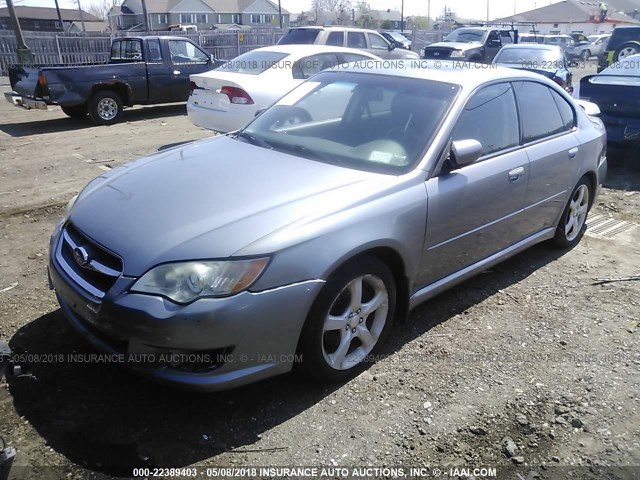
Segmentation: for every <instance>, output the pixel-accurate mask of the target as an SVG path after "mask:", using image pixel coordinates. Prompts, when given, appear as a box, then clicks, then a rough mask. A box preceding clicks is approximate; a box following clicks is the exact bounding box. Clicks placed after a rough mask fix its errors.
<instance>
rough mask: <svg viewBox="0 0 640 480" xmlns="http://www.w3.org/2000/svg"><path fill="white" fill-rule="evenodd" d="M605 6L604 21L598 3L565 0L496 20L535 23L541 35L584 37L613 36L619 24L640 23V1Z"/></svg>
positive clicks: (626, 0) (610, 1)
mask: <svg viewBox="0 0 640 480" xmlns="http://www.w3.org/2000/svg"><path fill="white" fill-rule="evenodd" d="M605 3H606V5H607V12H606V15H605V18H604V21H602V19H601V16H600V2H597V1H595V0H592V1H580V0H563V1H561V2H558V3H553V4H551V5H547V6H544V7H540V8H536V9H534V10H530V11H527V12H522V13H518V14H516V15H512V16H510V17H506V18H500V19H497V20H495V21H496V22H505V23H510V22H514V23H524V24H527V23H531V24H535V28H536V31H537V32H538V33H542V34H560V33H584V34H585V35H592V34H596V33H611V31H612V30H613V29H614V28H615V27H616V26H618V25H634V24H640V14H638V10H640V0H608V1H607V0H605ZM634 16H635V17H637V18H634Z"/></svg>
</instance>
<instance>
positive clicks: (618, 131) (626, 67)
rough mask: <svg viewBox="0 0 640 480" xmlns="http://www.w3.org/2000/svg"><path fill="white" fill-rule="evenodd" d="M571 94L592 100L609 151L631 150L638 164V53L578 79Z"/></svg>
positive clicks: (639, 128)
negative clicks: (598, 109) (604, 133)
mask: <svg viewBox="0 0 640 480" xmlns="http://www.w3.org/2000/svg"><path fill="white" fill-rule="evenodd" d="M578 87H579V88H577V89H576V90H577V91H576V92H574V95H575V96H576V97H578V98H580V99H583V100H587V101H589V102H592V103H595V104H596V105H598V107H599V108H600V111H601V113H600V118H601V119H602V121H603V123H604V125H605V127H606V129H607V139H608V142H609V148H610V149H611V150H618V151H620V152H623V153H633V154H634V155H635V156H636V158H635V162H634V163H635V166H639V165H640V162H638V159H637V152H638V149H639V148H640V55H631V56H629V57H626V58H624V59H623V60H620V61H618V62H614V63H613V64H611V65H610V66H609V67H607V68H606V69H605V70H603V71H602V72H601V73H599V74H598V75H589V76H586V77H584V78H582V79H581V80H580V85H579V86H578Z"/></svg>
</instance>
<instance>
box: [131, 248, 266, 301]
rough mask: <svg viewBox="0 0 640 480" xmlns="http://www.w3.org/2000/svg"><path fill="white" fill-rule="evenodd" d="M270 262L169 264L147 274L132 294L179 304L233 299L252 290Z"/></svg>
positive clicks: (242, 261)
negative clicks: (244, 291)
mask: <svg viewBox="0 0 640 480" xmlns="http://www.w3.org/2000/svg"><path fill="white" fill-rule="evenodd" d="M268 262H269V259H268V258H255V259H250V260H232V261H198V262H180V263H168V264H165V265H159V266H157V267H155V268H152V269H151V270H149V271H148V272H147V273H145V274H144V275H143V276H142V278H140V279H139V280H138V281H137V282H136V283H135V284H134V285H133V287H131V291H132V292H139V293H149V294H152V295H162V296H164V297H167V298H169V299H171V300H173V301H174V302H176V303H189V302H192V301H194V300H196V299H198V298H201V297H222V296H226V295H233V294H234V293H239V292H241V291H243V290H246V289H247V288H249V287H250V286H251V285H252V284H253V282H255V281H256V280H257V279H258V277H259V276H260V274H261V273H262V272H263V271H264V269H265V267H266V266H267V263H268Z"/></svg>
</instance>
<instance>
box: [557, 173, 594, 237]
mask: <svg viewBox="0 0 640 480" xmlns="http://www.w3.org/2000/svg"><path fill="white" fill-rule="evenodd" d="M581 191H582V195H584V196H586V198H585V197H584V196H583V197H580V192H581ZM576 201H580V202H584V205H583V204H582V203H580V204H579V205H578V207H579V209H582V207H583V206H586V210H585V211H584V218H583V217H582V215H581V214H580V215H576V209H575V208H574V207H573V205H574V202H576ZM592 202H593V187H592V185H591V181H590V180H589V178H588V177H586V176H584V177H582V178H581V179H580V181H579V182H578V184H577V185H576V186H575V188H574V189H573V191H572V192H571V196H570V197H569V200H568V201H567V205H566V206H565V208H564V211H563V212H562V216H561V217H560V221H559V222H558V226H557V227H556V234H555V236H554V237H553V243H554V244H555V245H556V246H558V247H560V248H565V249H570V248H573V247H575V246H576V245H577V244H578V243H579V242H580V240H581V239H582V237H583V235H584V232H585V231H586V230H587V215H588V213H589V210H590V209H591V204H592ZM571 216H573V218H574V221H575V222H577V223H576V225H575V226H574V227H573V228H572V229H571V230H570V231H568V230H567V229H568V228H569V222H570V221H571Z"/></svg>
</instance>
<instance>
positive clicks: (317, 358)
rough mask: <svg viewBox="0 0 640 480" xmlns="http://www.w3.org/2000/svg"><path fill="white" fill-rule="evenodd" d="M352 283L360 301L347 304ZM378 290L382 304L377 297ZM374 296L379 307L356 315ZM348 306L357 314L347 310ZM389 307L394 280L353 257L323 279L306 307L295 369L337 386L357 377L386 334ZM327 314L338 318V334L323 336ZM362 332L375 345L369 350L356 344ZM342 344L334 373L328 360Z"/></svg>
mask: <svg viewBox="0 0 640 480" xmlns="http://www.w3.org/2000/svg"><path fill="white" fill-rule="evenodd" d="M356 279H362V283H361V285H362V290H361V291H362V295H361V299H360V302H356V301H354V302H351V299H352V296H351V293H350V290H349V289H348V287H349V286H350V285H351V284H352V282H354V281H357V280H356ZM382 287H384V292H386V299H385V297H384V293H381V292H383V291H382V289H381V288H382ZM375 288H378V290H376V289H375ZM378 294H380V298H381V300H382V303H381V304H380V306H378V307H376V308H375V309H374V310H372V311H371V312H369V313H368V314H367V313H366V312H365V313H362V312H361V310H363V309H362V308H361V307H364V306H365V305H366V303H369V302H366V300H370V301H372V300H373V298H375V297H376V296H377V295H378ZM371 295H373V296H372V297H370V296H371ZM354 304H357V305H356V307H357V308H358V309H360V310H355V308H356V307H354V308H352V305H354ZM395 307H396V284H395V280H394V277H393V274H392V273H391V270H389V267H387V266H386V265H385V264H384V263H383V262H381V261H380V260H378V259H376V258H373V257H359V258H356V259H354V260H352V261H351V262H349V263H347V264H345V265H343V266H342V267H340V268H339V269H338V270H336V272H334V273H333V274H332V275H331V276H330V277H329V279H328V280H327V283H326V284H325V286H324V287H323V289H322V290H321V291H320V294H319V295H318V298H316V300H315V302H314V303H313V306H312V307H311V310H310V312H309V315H308V316H307V319H306V321H305V324H304V327H303V329H302V333H301V335H300V341H299V342H298V353H299V354H300V355H301V361H300V362H299V363H297V364H296V369H297V370H298V371H299V372H300V373H302V374H304V375H305V376H309V377H311V378H313V379H315V380H318V381H321V382H340V381H344V380H347V379H348V378H351V377H353V376H354V375H356V374H358V373H359V372H360V371H362V370H363V369H364V368H365V367H366V366H367V365H368V364H369V363H370V361H371V359H372V358H373V357H371V356H372V355H375V353H376V352H377V351H378V349H379V347H380V346H381V345H382V344H383V343H384V341H385V339H386V337H387V335H388V334H389V331H390V330H391V326H392V324H393V318H394V315H395ZM353 310H355V311H353ZM332 312H333V315H334V316H336V317H338V316H339V317H343V318H344V326H345V330H344V331H343V330H342V327H341V326H340V328H339V329H338V328H335V329H327V331H325V322H326V321H327V320H328V316H329V315H330V313H332ZM356 312H357V313H356ZM360 314H362V317H361V316H360ZM340 321H343V320H342V319H341V320H340ZM337 323H339V322H337ZM347 327H348V328H347ZM367 332H369V333H370V334H372V336H371V337H370V340H375V341H373V342H372V345H373V347H372V348H370V349H368V348H367V346H366V345H365V343H363V342H362V341H361V340H360V336H361V335H362V336H363V338H365V337H366V333H367ZM376 336H377V339H375V338H376ZM343 344H346V348H345V349H343V350H344V351H345V352H346V355H345V356H344V357H342V358H343V359H344V360H343V361H342V365H341V368H334V366H332V365H331V364H330V360H328V359H329V358H331V357H332V356H333V355H335V354H336V353H338V350H339V346H341V345H343ZM334 348H335V349H334ZM367 350H369V351H367ZM337 358H340V356H339V355H338V357H337Z"/></svg>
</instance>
